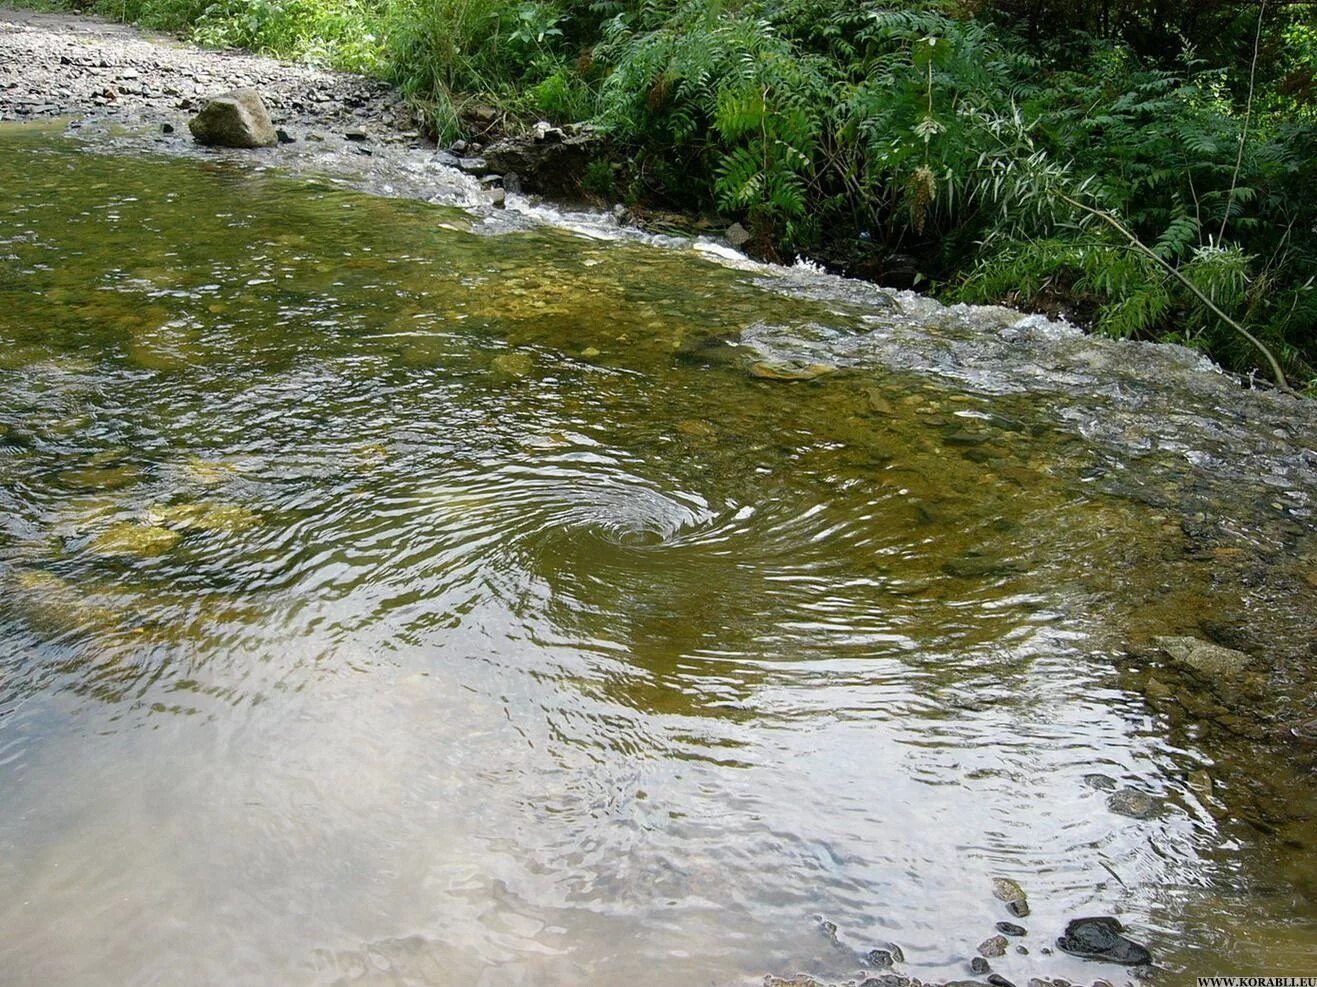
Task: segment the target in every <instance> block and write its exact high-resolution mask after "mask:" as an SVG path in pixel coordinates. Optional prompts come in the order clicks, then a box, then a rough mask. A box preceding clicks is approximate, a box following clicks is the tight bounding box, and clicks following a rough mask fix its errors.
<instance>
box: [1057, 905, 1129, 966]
mask: <svg viewBox="0 0 1317 987" xmlns="http://www.w3.org/2000/svg"><path fill="white" fill-rule="evenodd" d="M1124 931H1125V930H1124V926H1122V925H1121V924H1120V921H1119V920H1117V919H1114V918H1110V917H1106V916H1102V917H1098V918H1077V919H1075V920H1074V921H1073V922H1071V923H1070V924H1068V925H1067V926H1066V928H1065V935H1063V936H1061V937H1060V938H1058V939H1057V940H1056V945H1057V948H1058V949H1060V950H1061V951H1062V952H1066V953H1069V954H1070V955H1071V956H1082V957H1084V958H1085V959H1090V960H1103V961H1105V962H1108V963H1121V964H1123V965H1125V966H1144V965H1146V964H1148V963H1151V962H1152V954H1151V953H1149V952H1148V950H1147V948H1146V947H1144V946H1141V945H1139V944H1138V943H1137V942H1135V941H1134V940H1133V939H1130V938H1129V937H1128V936H1125V935H1124V934H1123V933H1124Z"/></svg>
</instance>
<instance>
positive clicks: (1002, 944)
mask: <svg viewBox="0 0 1317 987" xmlns="http://www.w3.org/2000/svg"><path fill="white" fill-rule="evenodd" d="M1006 945H1007V944H1006V937H1005V936H992V937H991V938H989V939H984V940H983V942H981V943H979V955H980V956H989V957H992V956H1004V955H1006Z"/></svg>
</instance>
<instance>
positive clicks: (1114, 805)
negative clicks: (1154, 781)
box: [1107, 788, 1157, 819]
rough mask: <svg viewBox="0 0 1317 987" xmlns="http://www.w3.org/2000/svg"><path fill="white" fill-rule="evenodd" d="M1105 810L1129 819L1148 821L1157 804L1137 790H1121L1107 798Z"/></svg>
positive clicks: (1147, 795)
mask: <svg viewBox="0 0 1317 987" xmlns="http://www.w3.org/2000/svg"><path fill="white" fill-rule="evenodd" d="M1107 808H1108V809H1110V810H1111V811H1112V812H1115V813H1117V814H1118V815H1122V816H1129V817H1130V818H1131V819H1149V818H1151V817H1152V815H1153V814H1154V813H1155V812H1156V810H1157V802H1156V800H1155V799H1154V798H1153V797H1152V796H1151V795H1149V794H1148V793H1147V792H1141V791H1139V790H1138V789H1137V788H1121V789H1119V790H1117V791H1115V792H1112V793H1111V795H1110V796H1109V797H1108V798H1107Z"/></svg>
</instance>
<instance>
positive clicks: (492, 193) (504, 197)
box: [485, 188, 508, 209]
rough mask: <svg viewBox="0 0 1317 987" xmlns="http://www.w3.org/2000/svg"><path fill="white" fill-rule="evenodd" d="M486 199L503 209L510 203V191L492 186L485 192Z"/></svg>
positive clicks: (495, 206) (492, 204) (497, 207)
mask: <svg viewBox="0 0 1317 987" xmlns="http://www.w3.org/2000/svg"><path fill="white" fill-rule="evenodd" d="M485 201H486V202H488V203H489V204H490V205H491V206H493V207H494V208H495V209H503V208H504V207H505V206H507V204H508V193H507V192H506V191H505V190H503V189H501V188H492V189H489V190H488V191H487V192H485Z"/></svg>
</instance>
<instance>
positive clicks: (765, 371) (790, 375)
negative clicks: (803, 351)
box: [750, 360, 837, 380]
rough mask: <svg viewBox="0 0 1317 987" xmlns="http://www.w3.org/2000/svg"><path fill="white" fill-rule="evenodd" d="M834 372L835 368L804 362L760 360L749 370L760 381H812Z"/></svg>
mask: <svg viewBox="0 0 1317 987" xmlns="http://www.w3.org/2000/svg"><path fill="white" fill-rule="evenodd" d="M836 372H837V368H836V367H833V366H829V365H828V364H826V363H809V362H808V361H806V360H761V361H760V362H758V363H756V364H754V365H753V366H752V367H751V368H750V376H751V377H758V378H760V379H761V380H814V379H815V378H818V377H825V376H827V375H828V374H832V373H836Z"/></svg>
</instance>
